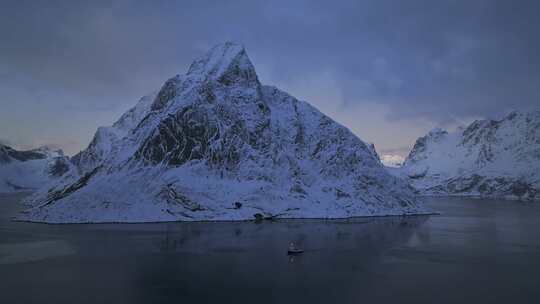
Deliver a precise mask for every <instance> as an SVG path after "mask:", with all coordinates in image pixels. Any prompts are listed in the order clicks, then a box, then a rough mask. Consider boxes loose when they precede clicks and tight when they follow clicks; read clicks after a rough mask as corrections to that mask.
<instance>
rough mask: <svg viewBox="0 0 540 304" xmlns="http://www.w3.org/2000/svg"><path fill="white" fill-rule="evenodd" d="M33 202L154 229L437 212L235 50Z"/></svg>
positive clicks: (199, 68) (174, 81)
mask: <svg viewBox="0 0 540 304" xmlns="http://www.w3.org/2000/svg"><path fill="white" fill-rule="evenodd" d="M73 162H74V163H75V165H76V168H74V169H73V170H71V171H70V173H69V174H68V175H67V176H68V177H67V178H64V179H62V180H61V181H59V182H58V183H57V184H56V185H54V186H53V187H52V188H51V189H49V190H47V191H41V192H39V193H37V194H36V195H35V196H33V197H31V198H30V199H28V200H27V201H26V203H27V204H30V205H32V206H34V208H32V209H30V210H28V211H26V212H24V213H23V214H22V215H21V216H20V219H22V220H30V221H43V222H55V223H65V222H148V221H176V220H185V221H191V220H246V219H255V218H268V217H281V218H345V217H353V216H376V215H403V214H416V213H424V212H426V211H425V210H424V209H423V207H422V204H421V203H420V202H419V201H417V199H416V197H415V196H414V194H413V190H412V188H411V187H410V186H408V185H407V184H406V183H404V182H403V181H401V180H400V179H398V178H396V177H394V176H392V175H390V174H389V173H387V172H386V170H385V169H384V167H383V166H382V164H381V163H380V161H379V159H378V157H377V155H376V154H375V152H374V149H373V148H372V147H370V146H367V145H366V144H364V142H362V141H361V140H360V139H358V138H357V137H356V136H355V135H353V134H352V133H351V132H350V131H349V130H348V129H347V128H345V127H343V126H341V125H339V124H338V123H336V122H334V121H333V120H332V119H330V118H329V117H327V116H325V115H324V114H322V113H320V112H319V111H318V110H317V109H315V108H314V107H312V106H311V105H309V104H308V103H306V102H303V101H299V100H297V99H295V98H294V97H292V96H290V95H288V94H287V93H285V92H282V91H280V90H278V89H277V88H275V87H271V86H264V85H261V84H260V82H259V79H258V77H257V74H256V72H255V69H254V67H253V65H252V63H251V61H250V60H249V58H248V55H247V54H246V51H245V50H244V48H243V47H242V46H240V45H238V44H234V43H225V44H222V45H218V46H216V47H214V48H213V49H212V50H210V52H209V53H208V54H206V55H205V56H203V57H201V58H199V59H198V60H196V61H194V62H193V64H192V65H191V66H190V68H189V70H188V72H187V73H186V74H185V75H182V76H180V75H177V76H175V77H173V78H171V79H169V80H167V81H166V82H165V84H164V85H163V87H162V88H161V90H160V91H159V92H158V93H157V94H155V95H150V96H147V97H143V98H142V99H141V101H139V103H138V104H137V105H136V106H135V107H134V108H133V109H132V110H130V111H129V112H127V113H126V114H125V115H123V116H122V117H121V118H120V120H119V121H118V122H116V123H115V124H114V125H113V126H111V127H106V128H99V129H98V131H97V133H96V136H95V138H94V140H93V141H92V143H91V144H90V145H89V147H88V148H87V149H86V150H85V151H83V152H81V153H80V154H78V155H77V156H75V157H73Z"/></svg>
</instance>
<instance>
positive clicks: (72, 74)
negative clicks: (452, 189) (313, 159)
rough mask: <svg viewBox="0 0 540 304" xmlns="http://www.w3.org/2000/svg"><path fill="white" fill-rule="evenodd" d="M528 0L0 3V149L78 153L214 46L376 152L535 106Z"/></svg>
mask: <svg viewBox="0 0 540 304" xmlns="http://www.w3.org/2000/svg"><path fill="white" fill-rule="evenodd" d="M537 3H538V1H475V0H463V1H457V0H456V1H439V0H438V1H433V0H426V1H415V0H407V1H401V0H395V1H381V0H376V1H359V0H355V1H336V0H334V1H291V0H288V1H254V0H246V1H201V0H199V1H129V0H121V1H80V2H79V1H67V0H66V1H20V0H18V1H6V0H2V1H0V141H2V142H8V143H11V144H13V145H15V146H17V147H20V148H26V147H33V146H38V145H43V144H49V145H57V146H60V147H62V148H64V149H65V150H66V151H67V152H68V153H69V154H73V153H76V152H78V151H79V150H80V149H83V148H84V147H86V145H87V144H88V143H89V141H90V140H91V137H92V136H93V133H94V131H95V129H96V128H97V127H98V126H100V125H110V124H111V123H112V122H114V121H115V120H116V119H117V118H118V117H119V116H120V115H121V114H122V113H123V112H124V111H125V110H127V109H128V108H129V107H131V106H132V105H133V104H134V103H136V101H137V100H138V98H139V97H141V96H142V95H144V94H147V93H149V92H152V91H154V90H157V89H159V87H160V86H161V84H162V83H163V82H164V81H165V80H166V79H168V78H169V77H171V76H172V75H174V74H178V73H180V74H182V73H185V71H186V69H187V67H188V66H189V64H190V63H191V61H192V60H193V59H194V58H195V57H197V56H200V55H202V54H203V53H204V52H205V51H206V50H207V49H209V48H210V47H211V46H213V45H214V44H217V43H221V42H224V41H228V40H232V41H236V42H239V43H242V44H244V46H245V47H246V49H247V51H248V54H249V56H250V58H251V60H252V61H253V63H254V65H255V67H256V69H257V72H258V75H259V78H260V80H261V81H262V82H263V83H265V84H270V85H275V86H278V87H279V88H281V89H283V90H285V91H288V92H289V93H291V94H292V95H294V96H296V97H297V98H299V99H302V100H306V101H308V102H310V103H312V104H313V105H315V106H316V107H318V108H319V109H320V110H321V111H323V112H324V113H326V114H328V115H329V116H331V117H332V118H334V119H335V120H337V121H339V122H341V123H342V124H344V125H346V126H347V127H349V128H350V129H351V130H352V131H353V132H355V133H356V134H357V135H358V136H359V137H360V138H362V139H363V140H365V141H369V142H374V143H375V145H376V147H377V149H378V150H379V152H382V153H383V154H384V153H400V154H406V153H407V150H408V149H409V148H410V147H411V146H412V144H413V143H414V141H415V139H416V138H417V137H419V136H422V135H423V134H424V133H426V132H427V131H429V130H430V129H432V128H433V127H443V128H450V129H452V128H455V127H456V126H457V125H459V124H463V123H469V122H471V121H472V120H474V119H478V118H498V117H500V116H501V115H504V114H505V113H507V112H508V111H510V110H512V109H517V110H529V109H531V108H534V107H538V106H539V105H540V99H539V95H540V90H539V84H540V59H539V54H540V38H539V36H540V35H539V30H538V29H540V21H539V20H540V18H538V13H539V9H540V5H539V4H537Z"/></svg>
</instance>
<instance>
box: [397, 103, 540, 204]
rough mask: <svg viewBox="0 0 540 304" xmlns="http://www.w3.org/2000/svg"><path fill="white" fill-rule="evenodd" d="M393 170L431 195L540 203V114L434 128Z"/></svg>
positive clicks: (422, 191)
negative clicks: (448, 129) (450, 129)
mask: <svg viewBox="0 0 540 304" xmlns="http://www.w3.org/2000/svg"><path fill="white" fill-rule="evenodd" d="M393 172H396V173H397V174H398V175H400V176H404V177H406V178H407V179H409V180H410V182H411V183H412V185H413V186H414V187H415V188H416V189H418V190H419V191H420V192H421V193H423V194H428V195H446V194H450V195H467V196H486V197H503V198H517V199H540V111H533V112H528V113H519V112H512V113H510V114H509V115H507V116H506V117H504V118H503V119H501V120H478V121H475V122H473V123H472V124H471V125H469V126H468V127H467V128H462V129H459V130H457V131H456V132H453V133H448V132H446V131H444V130H441V129H435V130H432V131H431V132H429V133H428V134H427V135H426V136H424V137H421V138H419V139H418V140H417V141H416V144H415V145H414V147H413V149H412V151H411V152H410V154H409V156H408V157H407V159H406V160H405V163H404V165H403V167H402V168H399V169H397V170H395V169H394V171H393Z"/></svg>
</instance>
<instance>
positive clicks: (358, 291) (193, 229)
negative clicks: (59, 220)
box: [0, 195, 540, 304]
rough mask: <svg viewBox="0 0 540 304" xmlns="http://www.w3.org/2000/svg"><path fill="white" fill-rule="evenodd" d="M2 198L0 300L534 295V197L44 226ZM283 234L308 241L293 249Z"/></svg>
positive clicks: (537, 290) (519, 298) (537, 264)
mask: <svg viewBox="0 0 540 304" xmlns="http://www.w3.org/2000/svg"><path fill="white" fill-rule="evenodd" d="M18 199H19V197H17V196H5V195H4V196H1V197H0V303H55V304H56V303H164V302H169V303H173V302H174V303H228V302H234V303H238V302H240V303H242V302H243V303H290V302H305V303H457V302H461V303H466V302H477V303H540V283H538V282H539V278H540V204H539V203H519V202H505V201H493V200H471V199H431V200H430V201H429V204H430V206H433V207H434V208H436V209H437V210H439V211H441V212H442V213H443V215H440V216H429V217H428V216H423V217H408V218H378V219H355V220H350V221H308V220H298V221H285V222H273V223H272V222H264V223H261V224H255V223H247V222H242V223H166V224H127V225H126V224H122V225H119V224H116V225H113V224H106V225H44V224H30V223H17V222H12V221H10V216H12V215H13V214H14V213H15V212H16V211H17V209H18V208H19V207H18V206H17V200H18ZM290 240H294V241H297V242H298V243H299V244H301V245H302V247H303V248H304V249H305V250H306V252H305V254H304V255H303V256H299V257H296V258H290V257H288V256H287V255H286V253H285V250H286V248H287V244H288V242H289V241H290Z"/></svg>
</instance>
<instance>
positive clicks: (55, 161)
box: [0, 144, 71, 193]
mask: <svg viewBox="0 0 540 304" xmlns="http://www.w3.org/2000/svg"><path fill="white" fill-rule="evenodd" d="M70 166H71V164H70V162H69V159H68V158H67V157H66V156H64V154H63V152H62V151H61V150H51V149H49V148H46V147H43V148H39V149H34V150H29V151H18V150H15V149H13V148H11V147H8V146H6V145H2V144H0V193H8V192H20V191H34V190H36V189H38V188H40V187H42V186H44V185H46V184H47V183H48V182H50V181H52V180H56V179H59V178H60V177H61V176H63V175H64V173H66V172H67V171H69V168H70Z"/></svg>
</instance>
